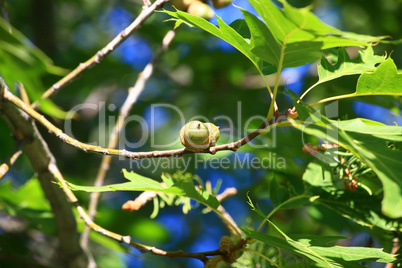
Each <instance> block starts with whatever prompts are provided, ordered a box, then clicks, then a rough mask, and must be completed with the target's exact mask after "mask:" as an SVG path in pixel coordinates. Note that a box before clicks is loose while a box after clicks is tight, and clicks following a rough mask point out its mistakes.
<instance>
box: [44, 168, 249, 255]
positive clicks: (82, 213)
mask: <svg viewBox="0 0 402 268" xmlns="http://www.w3.org/2000/svg"><path fill="white" fill-rule="evenodd" d="M49 170H50V171H52V172H53V175H54V176H55V177H57V179H58V181H59V182H60V184H61V185H62V188H63V191H64V192H65V194H66V196H67V197H68V199H69V200H70V201H71V203H72V204H74V206H75V207H76V209H77V211H78V214H79V216H80V217H81V219H82V220H83V221H84V222H85V224H86V225H87V226H89V227H90V228H91V229H92V230H93V231H95V232H98V233H100V234H102V235H104V236H107V237H109V238H112V239H114V240H117V241H119V242H121V243H124V244H127V245H131V246H133V247H135V248H136V249H138V250H139V251H140V252H142V253H147V252H148V253H151V254H154V255H159V256H164V257H170V258H173V257H180V258H195V259H199V260H201V261H203V262H205V261H206V260H207V256H214V255H220V254H222V253H221V251H220V250H219V249H218V250H213V251H207V252H199V253H189V252H183V251H182V250H178V251H165V250H162V249H159V248H156V247H152V246H147V245H143V244H140V243H137V242H134V241H132V240H131V237H130V236H123V235H120V234H117V233H114V232H111V231H109V230H107V229H105V228H103V227H101V226H99V225H98V224H96V223H95V222H94V221H93V220H91V218H90V217H89V215H88V214H87V213H86V212H85V210H84V209H83V208H82V207H81V206H80V204H79V203H78V199H77V197H76V196H75V195H74V193H73V192H72V191H71V189H70V188H69V187H68V185H67V183H66V181H65V180H64V178H63V176H62V174H61V173H60V172H59V171H58V169H57V167H56V166H55V165H54V166H49ZM245 244H246V242H245V240H241V241H240V242H239V243H238V244H237V245H236V246H235V247H234V249H236V250H237V249H239V248H242V247H243V246H244V245H245Z"/></svg>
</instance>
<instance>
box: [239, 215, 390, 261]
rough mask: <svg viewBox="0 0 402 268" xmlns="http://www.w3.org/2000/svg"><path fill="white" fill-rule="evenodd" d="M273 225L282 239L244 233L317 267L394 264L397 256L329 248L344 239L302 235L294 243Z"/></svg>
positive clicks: (249, 231) (355, 249) (355, 248)
mask: <svg viewBox="0 0 402 268" xmlns="http://www.w3.org/2000/svg"><path fill="white" fill-rule="evenodd" d="M270 224H271V225H272V226H273V227H274V228H275V229H276V230H277V231H278V232H279V233H280V234H281V236H282V237H276V236H272V235H268V234H264V233H260V232H255V231H251V230H248V229H243V231H244V233H245V234H246V235H247V236H248V237H251V238H254V239H257V240H259V241H261V242H264V243H266V244H268V245H271V246H275V247H279V248H281V249H285V250H287V251H289V252H291V253H293V254H296V255H299V256H301V257H303V258H305V259H306V260H307V261H308V262H309V263H311V264H312V265H314V266H316V267H361V265H360V264H359V262H362V261H377V262H385V263H388V262H392V261H394V260H395V256H394V255H392V254H389V253H386V252H384V251H383V250H382V249H377V248H364V247H341V246H331V245H328V243H329V242H332V241H334V240H336V239H340V238H341V237H333V236H330V237H325V236H323V237H319V236H309V235H303V236H299V237H297V236H295V237H294V239H292V238H291V237H289V236H287V235H286V234H285V233H283V232H282V231H281V230H280V229H279V228H278V227H277V226H275V225H274V224H273V223H272V222H270Z"/></svg>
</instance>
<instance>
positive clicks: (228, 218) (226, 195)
mask: <svg viewBox="0 0 402 268" xmlns="http://www.w3.org/2000/svg"><path fill="white" fill-rule="evenodd" d="M236 194H237V189H236V188H234V187H230V188H226V189H225V190H224V191H223V192H222V193H220V194H218V195H217V196H216V199H218V201H219V203H222V201H224V200H226V199H228V198H229V197H232V196H234V195H236ZM217 210H218V211H219V212H220V213H221V215H219V216H220V217H223V218H225V220H222V222H223V224H225V226H226V228H227V229H228V230H229V232H231V233H232V234H241V233H242V231H241V229H240V228H239V226H238V225H237V223H236V222H235V221H234V220H233V218H232V216H231V215H230V214H229V213H228V212H227V211H226V209H225V208H224V207H223V206H222V205H219V207H218V208H217ZM229 223H230V224H229ZM233 228H236V230H234V229H233Z"/></svg>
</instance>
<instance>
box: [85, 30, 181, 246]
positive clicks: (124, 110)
mask: <svg viewBox="0 0 402 268" xmlns="http://www.w3.org/2000/svg"><path fill="white" fill-rule="evenodd" d="M175 35H176V32H175V31H173V30H171V31H169V32H167V33H166V35H165V37H164V38H163V41H162V45H161V47H160V48H159V49H158V51H157V52H156V54H155V56H154V58H153V60H152V61H151V62H150V63H148V64H147V66H146V67H145V68H144V70H143V71H142V72H141V73H140V74H139V75H138V79H137V81H136V83H135V85H134V86H133V87H131V88H129V89H128V95H127V98H126V100H125V102H124V103H123V105H122V107H121V109H120V112H119V117H118V119H117V122H116V124H115V126H114V128H113V131H112V133H111V135H110V139H109V144H108V148H116V147H117V145H118V140H119V135H120V132H121V131H122V129H123V126H124V122H125V120H126V118H127V116H128V114H129V112H130V110H131V108H132V106H133V105H134V104H135V103H136V102H137V99H138V96H139V95H140V94H141V92H142V91H143V90H144V88H145V84H146V83H147V81H148V79H149V78H150V77H151V75H152V73H153V70H154V68H155V65H156V63H157V61H158V60H159V58H160V57H161V55H162V53H163V52H165V51H166V50H167V48H168V46H169V44H170V43H171V42H172V40H173V38H174V37H175ZM111 160H112V157H111V156H110V155H104V156H103V157H102V162H101V165H100V167H99V170H98V174H97V176H96V179H95V183H94V185H95V186H102V185H103V181H104V179H105V176H106V173H107V171H108V170H109V166H110V162H111ZM100 195H101V193H100V192H93V193H91V196H90V201H89V209H88V213H89V217H90V218H91V220H93V219H94V217H95V214H96V210H97V207H98V200H99V197H100ZM89 231H90V229H89V227H86V228H85V229H84V231H83V233H82V236H81V246H82V247H83V248H84V249H86V248H87V247H88V239H89Z"/></svg>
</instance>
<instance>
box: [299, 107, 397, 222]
mask: <svg viewBox="0 0 402 268" xmlns="http://www.w3.org/2000/svg"><path fill="white" fill-rule="evenodd" d="M297 109H298V111H299V110H300V111H302V110H303V113H309V114H310V117H309V118H308V119H307V120H305V121H304V125H303V124H302V123H300V122H299V123H297V122H296V121H293V125H294V126H295V127H296V128H298V129H300V130H301V131H302V132H303V133H306V134H310V135H314V136H316V137H319V138H323V139H325V140H327V141H330V142H333V143H336V144H339V145H340V146H342V147H344V148H346V149H347V150H349V151H351V152H352V153H353V154H354V155H356V156H357V157H359V158H360V159H361V160H362V161H363V162H365V163H366V164H367V165H368V166H369V167H370V168H371V169H372V170H373V171H374V172H375V173H376V174H377V176H378V178H379V179H380V180H381V183H382V185H383V188H384V198H383V201H382V212H383V214H384V215H386V216H388V217H390V218H399V217H402V180H401V179H400V163H401V161H402V151H400V150H392V149H391V148H389V147H388V144H389V143H392V142H400V141H402V127H399V126H386V125H383V124H381V123H378V122H373V121H370V120H366V119H353V120H344V121H332V120H329V119H328V118H326V117H325V116H324V115H322V114H320V113H319V112H315V113H314V111H312V110H311V108H308V107H306V106H303V105H301V104H300V103H299V104H298V106H297Z"/></svg>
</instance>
